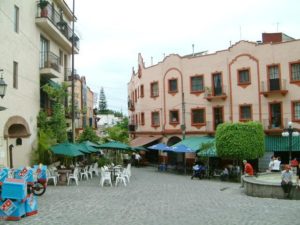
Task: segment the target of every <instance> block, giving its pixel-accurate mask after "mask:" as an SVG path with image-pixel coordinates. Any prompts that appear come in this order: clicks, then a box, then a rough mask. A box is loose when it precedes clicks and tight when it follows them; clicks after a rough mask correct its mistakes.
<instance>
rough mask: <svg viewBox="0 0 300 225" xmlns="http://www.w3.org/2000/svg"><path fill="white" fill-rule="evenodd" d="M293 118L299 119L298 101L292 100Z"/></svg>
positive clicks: (299, 105) (299, 104)
mask: <svg viewBox="0 0 300 225" xmlns="http://www.w3.org/2000/svg"><path fill="white" fill-rule="evenodd" d="M292 107H293V108H292V113H293V115H292V116H293V120H294V121H300V101H295V102H292Z"/></svg>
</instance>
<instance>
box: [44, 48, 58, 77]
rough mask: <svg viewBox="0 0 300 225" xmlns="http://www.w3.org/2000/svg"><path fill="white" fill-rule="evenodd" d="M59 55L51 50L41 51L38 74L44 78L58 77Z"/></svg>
mask: <svg viewBox="0 0 300 225" xmlns="http://www.w3.org/2000/svg"><path fill="white" fill-rule="evenodd" d="M60 72H61V66H60V65H59V57H58V56H57V55H55V54H54V53H52V52H49V51H48V52H41V57H40V74H41V76H42V77H43V78H45V79H51V78H58V77H60Z"/></svg>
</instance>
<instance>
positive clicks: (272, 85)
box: [260, 79, 288, 97]
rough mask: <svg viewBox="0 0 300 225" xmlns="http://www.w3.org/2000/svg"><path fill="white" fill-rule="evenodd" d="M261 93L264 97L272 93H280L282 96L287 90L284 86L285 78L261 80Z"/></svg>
mask: <svg viewBox="0 0 300 225" xmlns="http://www.w3.org/2000/svg"><path fill="white" fill-rule="evenodd" d="M260 90H261V94H263V95H264V96H265V97H268V96H269V95H273V94H281V95H283V96H285V95H286V93H287V92H288V90H287V88H286V79H270V80H269V82H268V81H261V84H260Z"/></svg>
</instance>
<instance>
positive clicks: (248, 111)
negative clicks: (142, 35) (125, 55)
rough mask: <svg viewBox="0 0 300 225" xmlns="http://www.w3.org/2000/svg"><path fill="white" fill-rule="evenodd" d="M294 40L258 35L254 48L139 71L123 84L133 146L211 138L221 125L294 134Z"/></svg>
mask: <svg viewBox="0 0 300 225" xmlns="http://www.w3.org/2000/svg"><path fill="white" fill-rule="evenodd" d="M299 86H300V40H296V39H294V38H291V37H289V36H287V35H285V34H283V33H264V34H262V41H261V42H249V41H239V42H238V43H236V44H234V45H232V46H230V47H229V48H228V49H225V50H221V51H217V52H215V53H212V54H207V53H206V52H200V53H195V54H191V55H187V56H179V55H177V54H171V55H169V56H167V57H165V58H164V59H163V61H161V62H159V63H157V64H156V65H153V66H150V67H147V68H146V67H145V65H144V62H143V58H142V56H141V54H139V56H138V69H137V71H135V70H133V73H132V77H131V79H130V82H129V83H128V109H129V121H130V131H131V137H132V139H133V140H132V144H133V145H146V144H148V143H150V142H153V141H154V140H158V141H161V142H165V143H167V144H168V145H171V144H174V143H176V142H178V141H180V140H181V139H182V138H183V137H188V136H195V135H198V136H199V135H207V134H209V135H214V132H215V130H216V127H217V125H218V124H220V123H223V122H229V121H232V122H238V121H248V120H252V121H260V122H261V123H262V124H263V126H264V130H265V133H266V134H268V135H274V134H281V132H282V131H283V128H285V127H286V126H287V123H288V122H289V121H292V122H293V123H294V126H295V127H296V128H300V124H299V123H300V87H299Z"/></svg>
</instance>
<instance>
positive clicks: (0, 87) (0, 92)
mask: <svg viewBox="0 0 300 225" xmlns="http://www.w3.org/2000/svg"><path fill="white" fill-rule="evenodd" d="M2 73H3V69H0V74H1V77H0V97H1V98H3V97H4V96H5V92H6V87H7V84H6V83H5V82H4V80H3V76H2Z"/></svg>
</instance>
